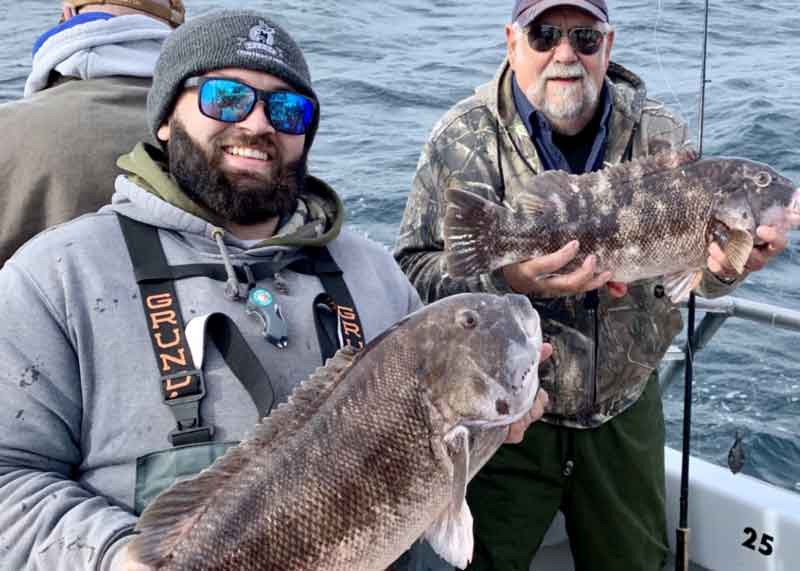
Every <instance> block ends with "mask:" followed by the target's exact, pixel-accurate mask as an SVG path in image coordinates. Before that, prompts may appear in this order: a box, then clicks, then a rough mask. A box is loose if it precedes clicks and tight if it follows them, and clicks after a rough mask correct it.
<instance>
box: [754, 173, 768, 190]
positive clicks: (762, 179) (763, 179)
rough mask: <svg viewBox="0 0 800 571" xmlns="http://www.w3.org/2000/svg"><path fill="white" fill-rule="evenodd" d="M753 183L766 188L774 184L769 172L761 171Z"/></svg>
mask: <svg viewBox="0 0 800 571" xmlns="http://www.w3.org/2000/svg"><path fill="white" fill-rule="evenodd" d="M753 182H755V184H756V186H757V187H759V188H765V187H767V186H769V185H770V184H771V183H772V176H771V175H770V174H769V173H768V172H765V171H761V172H760V173H758V174H757V175H756V178H755V179H753Z"/></svg>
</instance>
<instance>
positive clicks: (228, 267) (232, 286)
mask: <svg viewBox="0 0 800 571" xmlns="http://www.w3.org/2000/svg"><path fill="white" fill-rule="evenodd" d="M224 236H225V230H223V229H222V228H217V227H215V228H214V229H213V230H212V231H211V237H212V238H214V241H215V242H216V243H217V247H218V248H219V253H220V255H221V256H222V263H223V264H224V265H225V273H226V274H227V275H228V280H227V281H226V282H225V297H226V298H228V299H230V300H231V301H238V300H242V299H247V294H248V292H249V289H250V288H249V286H248V285H247V284H241V283H239V279H238V278H237V277H236V271H235V270H234V269H233V264H232V263H231V259H230V255H229V254H228V248H227V246H225V241H224V240H223V238H224Z"/></svg>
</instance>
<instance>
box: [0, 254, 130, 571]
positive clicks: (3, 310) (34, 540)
mask: <svg viewBox="0 0 800 571" xmlns="http://www.w3.org/2000/svg"><path fill="white" fill-rule="evenodd" d="M0 291H2V292H4V295H3V296H1V297H0V315H2V316H3V320H2V325H0V363H2V370H0V394H2V395H3V398H2V399H0V569H15V570H42V571H59V570H71V571H81V570H95V569H97V570H107V569H111V568H112V567H111V554H112V553H118V552H119V550H118V549H110V550H109V547H110V546H111V545H112V543H114V541H115V540H116V539H118V538H121V537H122V536H124V535H125V534H126V533H128V532H129V531H130V529H131V528H132V526H133V525H134V524H135V521H136V519H135V517H134V515H133V514H131V513H128V512H126V511H125V510H123V509H121V508H119V507H116V506H114V505H112V504H111V503H110V502H109V501H108V500H107V499H106V498H104V497H101V496H98V495H96V494H95V493H93V492H92V491H91V490H88V489H86V488H83V487H82V486H80V485H79V484H78V483H77V482H76V481H74V479H73V478H74V477H75V475H76V473H77V471H78V469H79V466H80V464H81V459H82V454H81V441H82V438H83V433H84V431H86V430H90V429H91V422H90V419H86V418H84V417H83V413H82V408H83V407H82V391H81V376H80V375H81V366H80V364H79V363H78V359H77V357H76V353H75V351H74V349H73V346H72V343H71V342H70V339H69V334H68V329H67V325H66V323H64V321H63V320H62V319H60V318H59V317H57V315H58V312H57V311H56V310H55V308H54V306H53V304H52V302H51V301H50V300H48V299H47V298H46V297H45V296H44V295H43V293H42V292H41V290H40V289H39V288H38V286H37V284H36V283H35V282H34V281H33V280H32V279H30V278H29V276H28V275H26V274H25V273H24V272H23V271H22V270H21V269H19V268H17V267H15V265H14V263H13V260H12V261H10V262H8V263H6V265H5V267H4V268H3V269H2V270H1V271H0ZM118 545H119V544H118ZM104 553H106V554H107V555H108V557H106V558H105V559H103V554H104Z"/></svg>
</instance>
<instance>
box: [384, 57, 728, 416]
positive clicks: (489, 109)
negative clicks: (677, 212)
mask: <svg viewBox="0 0 800 571" xmlns="http://www.w3.org/2000/svg"><path fill="white" fill-rule="evenodd" d="M606 81H607V82H608V85H609V88H610V92H611V94H612V97H613V104H612V105H613V110H612V115H611V118H610V123H609V133H608V139H607V141H606V162H607V163H611V164H616V163H619V162H621V161H623V160H629V159H630V158H636V157H640V156H644V155H650V154H653V153H655V152H657V151H659V150H664V149H666V148H670V147H676V146H680V145H684V144H686V143H687V128H686V125H685V124H684V123H682V122H681V121H679V120H678V119H676V118H675V117H674V116H673V115H672V114H671V113H670V112H669V111H668V110H666V109H665V108H664V106H663V104H661V103H659V102H657V101H654V100H652V99H648V98H647V96H646V91H645V86H644V83H643V82H642V80H641V79H639V78H638V77H637V76H636V75H634V74H633V73H631V72H630V71H628V70H626V69H625V68H623V67H622V66H620V65H617V64H615V63H613V62H612V63H611V64H610V66H609V70H608V74H607V77H606ZM541 171H542V165H541V162H540V160H539V157H538V156H537V151H536V147H535V145H534V143H533V141H532V139H531V137H530V135H529V134H528V131H527V130H526V128H525V125H524V124H523V122H522V119H521V117H520V116H519V114H518V113H517V111H516V108H515V106H514V103H513V98H512V90H511V70H510V68H509V67H508V64H507V63H505V64H504V65H503V66H502V67H501V69H500V71H499V72H498V74H497V76H496V77H495V79H494V80H493V81H492V82H490V83H488V84H486V85H483V86H481V87H479V88H478V89H477V91H476V93H475V94H474V95H473V96H471V97H469V98H467V99H465V100H463V101H461V102H459V103H458V104H456V105H455V106H454V107H453V108H452V109H450V111H449V112H448V113H447V114H445V116H444V117H443V118H442V119H441V120H440V121H439V122H438V124H437V125H436V126H435V127H434V129H433V132H432V134H431V136H430V138H429V140H428V142H427V143H426V144H425V146H424V148H423V150H422V155H421V157H420V160H419V164H418V166H417V172H416V175H415V177H414V182H413V187H412V190H411V194H410V196H409V199H408V203H407V205H406V210H405V213H404V216H403V221H402V225H401V228H400V237H399V239H398V242H397V245H396V249H395V257H396V259H397V260H398V262H399V263H400V265H401V267H402V268H403V270H404V271H405V272H406V274H407V275H408V276H409V278H410V279H411V282H412V283H413V284H414V285H415V286H416V288H417V290H418V291H419V293H420V295H421V297H422V299H423V301H425V302H430V301H433V300H436V299H439V298H442V297H445V296H448V295H452V294H456V293H461V292H466V291H473V292H477V291H486V292H493V293H506V292H509V291H511V290H510V288H509V286H508V284H507V283H506V282H505V280H504V279H503V277H502V274H501V273H500V272H493V273H491V274H484V275H477V276H471V277H468V278H458V279H455V278H452V277H450V276H448V275H447V271H446V264H445V256H444V255H443V252H442V250H443V247H444V243H443V237H442V217H443V215H444V208H445V205H444V199H443V196H444V191H445V190H446V189H447V188H448V187H449V186H458V187H460V188H468V189H470V190H472V191H473V192H476V193H478V194H480V195H481V196H483V197H485V198H487V199H490V200H493V201H496V202H498V203H500V202H503V201H508V202H513V200H514V197H515V194H518V193H521V192H525V189H526V188H529V187H531V186H533V185H535V184H536V180H535V177H536V175H537V174H539V173H540V172H541ZM562 245H563V244H554V245H553V250H554V251H555V250H556V249H557V248H559V247H561V246H562ZM734 285H735V284H731V285H727V284H723V283H722V282H721V281H720V280H719V279H717V278H716V277H715V276H713V275H712V274H710V273H708V272H707V275H706V276H705V278H704V280H703V283H702V285H701V288H700V291H701V294H703V295H705V296H709V297H715V296H718V295H724V294H726V293H728V292H729V291H730V290H731V289H732V288H733V287H734ZM592 298H593V296H586V295H578V296H571V297H562V298H555V299H532V300H531V301H532V302H533V303H534V306H535V307H536V309H537V310H538V311H539V313H540V315H541V316H542V318H543V319H542V329H543V332H544V335H545V338H546V340H548V341H549V342H550V343H552V344H553V346H554V349H555V351H554V354H553V357H552V358H551V359H550V360H548V361H547V363H546V364H545V366H543V367H542V370H541V371H540V373H541V377H542V385H543V386H544V388H545V389H546V390H547V391H548V393H549V395H550V403H551V404H550V407H549V409H548V413H547V414H546V415H545V418H544V420H545V421H546V422H550V423H553V424H561V425H565V426H572V427H577V428H592V427H595V426H599V425H601V424H602V423H604V422H606V421H607V420H608V419H610V418H613V417H614V416H616V415H617V414H620V413H621V412H623V411H624V410H625V409H626V408H628V407H629V406H630V405H631V404H633V403H634V402H636V400H637V399H638V398H639V396H640V395H641V393H642V391H643V390H644V386H645V384H646V382H647V379H648V378H649V377H650V375H651V374H652V372H653V370H654V369H655V368H656V366H657V365H658V363H659V361H660V360H661V358H662V357H663V355H664V353H665V352H666V350H667V349H668V347H669V345H670V343H671V341H672V338H673V337H674V336H675V335H676V334H677V333H678V332H679V331H680V329H681V327H682V322H681V316H680V312H679V311H678V310H677V309H676V308H675V307H674V306H673V305H672V304H671V302H670V301H669V299H668V298H667V297H666V296H665V294H664V288H663V286H661V284H660V283H659V280H642V281H639V282H636V283H634V284H630V285H629V288H628V294H627V295H626V296H625V297H623V298H621V299H612V298H610V297H609V296H608V294H607V291H606V290H605V288H603V289H602V290H600V291H599V303H598V304H597V305H592V304H591V303H587V302H589V301H590V300H591V299H592Z"/></svg>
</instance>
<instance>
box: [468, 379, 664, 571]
mask: <svg viewBox="0 0 800 571" xmlns="http://www.w3.org/2000/svg"><path fill="white" fill-rule="evenodd" d="M467 501H468V504H469V506H470V509H471V510H472V514H473V516H474V518H475V554H474V559H473V562H472V564H471V565H470V566H469V568H468V569H469V570H470V571H489V570H491V571H528V569H529V565H530V561H531V559H532V558H533V556H534V555H535V553H536V551H537V549H538V548H539V545H540V544H541V542H542V539H543V537H544V534H545V532H546V531H547V529H548V527H549V526H550V523H551V522H552V521H553V518H554V517H555V515H556V512H557V511H558V510H559V509H560V510H561V511H562V512H563V513H564V516H565V517H566V523H567V532H568V534H569V537H570V547H571V549H572V555H573V557H574V559H575V569H576V571H659V570H661V569H662V567H663V565H664V562H665V559H666V556H667V551H668V544H667V530H666V518H665V511H664V416H663V411H662V408H661V396H660V392H659V388H658V382H657V379H656V375H653V377H652V378H651V379H650V381H649V382H648V386H647V388H646V389H645V392H644V394H643V395H642V397H641V398H640V399H639V401H638V402H637V403H636V404H634V405H633V406H632V407H630V408H629V409H628V410H626V411H625V412H624V413H622V414H621V415H619V416H617V417H616V418H614V419H612V420H611V421H609V422H607V423H606V424H604V425H603V426H601V427H599V428H596V429H592V430H576V429H571V428H563V427H558V426H553V425H549V424H545V423H542V422H539V423H536V424H534V425H532V426H531V427H530V428H529V429H528V431H527V432H526V434H525V439H524V440H523V442H522V443H521V444H518V445H505V446H502V447H501V448H500V450H499V451H498V452H497V454H495V456H494V457H493V458H492V459H491V460H490V461H489V463H488V464H487V465H486V466H485V467H484V468H483V470H481V472H480V473H479V474H478V475H477V476H476V478H475V479H474V480H473V481H472V483H471V484H470V486H469V489H468V491H467Z"/></svg>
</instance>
